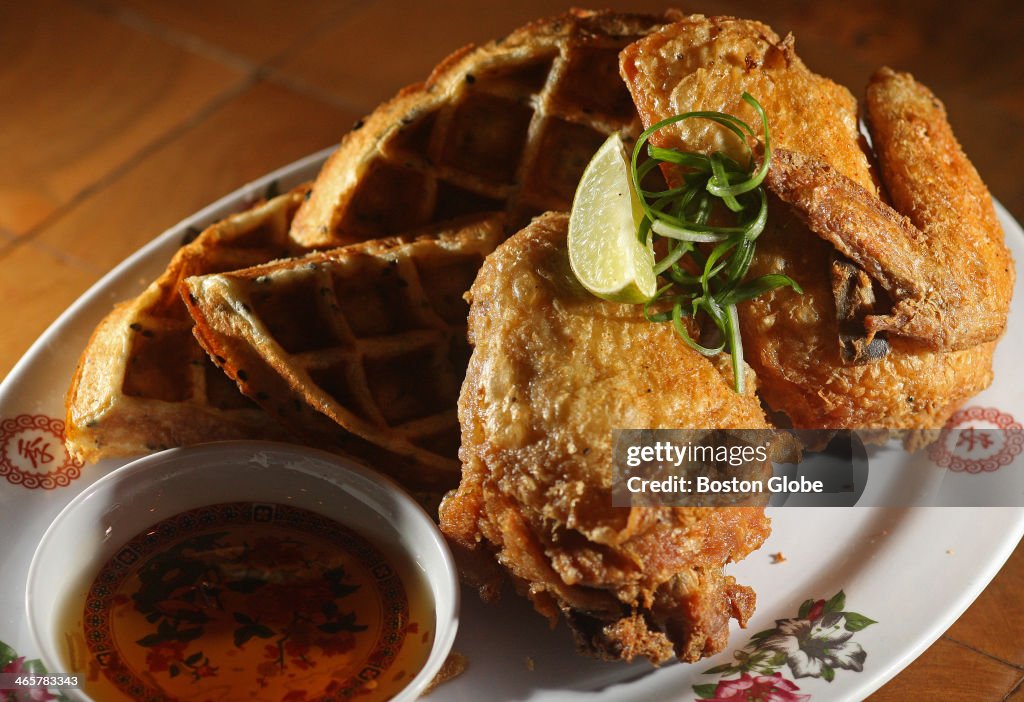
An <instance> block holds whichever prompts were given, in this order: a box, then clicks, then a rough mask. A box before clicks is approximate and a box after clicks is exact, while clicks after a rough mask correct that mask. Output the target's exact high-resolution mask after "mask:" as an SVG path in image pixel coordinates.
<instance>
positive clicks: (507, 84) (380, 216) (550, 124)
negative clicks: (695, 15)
mask: <svg viewBox="0 0 1024 702" xmlns="http://www.w3.org/2000/svg"><path fill="white" fill-rule="evenodd" d="M680 16H681V15H679V14H678V13H676V12H669V13H666V14H665V15H663V16H649V15H637V14H623V13H612V12H589V11H582V10H573V11H571V12H569V13H567V14H565V15H562V16H559V17H555V18H553V19H548V20H540V21H537V22H533V23H531V24H528V25H526V26H525V27H522V28H520V29H518V30H516V31H514V32H513V33H512V34H510V35H509V36H507V37H506V38H504V39H502V40H499V41H496V42H492V43H490V44H487V45H486V46H482V47H480V48H474V47H472V46H470V47H466V48H464V49H462V50H461V51H458V52H456V53H454V54H452V55H451V56H450V57H448V58H447V59H446V60H445V61H444V62H442V63H441V64H440V65H439V66H438V67H437V68H435V69H434V71H433V73H432V74H431V76H430V78H429V79H428V80H427V81H426V82H425V83H423V84H419V85H413V86H410V87H408V88H406V89H405V90H403V91H402V92H400V93H399V94H398V95H397V96H396V97H395V98H394V99H392V100H391V101H390V102H387V103H385V104H383V105H381V106H380V107H379V108H378V109H377V110H376V111H375V112H373V113H372V114H371V115H370V116H369V117H367V118H366V119H365V120H363V121H360V122H358V123H357V124H356V126H355V128H354V129H353V131H352V132H350V133H349V134H348V135H346V137H345V139H344V140H343V141H342V142H341V146H340V148H339V149H338V150H337V151H336V152H335V153H334V154H333V155H332V156H331V158H330V159H329V160H328V161H327V163H326V164H325V166H324V168H323V170H322V171H321V172H320V175H319V177H318V178H317V180H316V182H315V183H314V186H313V193H312V196H311V197H310V199H309V200H308V201H307V202H306V203H304V204H303V206H302V207H301V208H300V210H299V213H298V214H297V215H296V218H295V222H294V224H293V225H292V237H293V238H294V239H295V240H296V241H297V242H300V243H302V244H304V245H306V246H310V247H328V246H340V245H345V244H349V243H354V242H359V241H363V240H366V239H371V238H374V237H377V236H382V235H389V234H394V233H398V232H403V231H407V230H409V229H411V228H415V227H418V226H422V225H426V224H430V223H437V222H445V221H448V220H450V219H452V218H455V217H458V216H462V215H467V214H470V213H476V212H489V211H505V212H507V213H508V218H507V220H506V223H507V226H508V232H507V233H509V234H510V233H512V232H513V231H517V230H518V229H520V228H521V227H522V226H523V225H524V224H526V223H527V222H528V221H529V220H530V219H531V218H532V217H533V216H535V215H537V214H540V213H542V212H546V211H549V210H568V209H569V207H570V205H571V203H572V197H573V194H574V192H575V190H576V185H577V184H578V182H579V178H580V176H581V175H582V173H583V169H584V168H585V166H586V164H587V163H588V162H589V161H590V158H591V156H593V154H594V152H595V151H597V148H598V147H599V146H600V145H601V143H602V142H603V141H604V140H605V139H606V138H607V136H608V135H609V134H611V133H612V132H616V131H618V132H620V133H623V134H624V135H626V136H627V137H628V136H630V135H634V136H635V134H637V133H638V132H639V127H640V123H639V119H638V117H637V113H636V108H635V107H634V106H633V101H632V99H631V98H630V96H629V92H628V91H627V90H626V87H625V85H624V83H623V81H622V79H621V78H620V77H619V62H618V53H619V51H620V50H621V49H623V48H624V47H625V46H626V45H628V44H630V43H631V42H633V41H635V40H637V39H639V38H640V37H642V36H644V35H646V34H648V33H650V32H651V31H653V30H654V29H657V28H658V27H659V26H661V25H663V24H665V23H667V22H670V21H674V19H676V18H677V17H680Z"/></svg>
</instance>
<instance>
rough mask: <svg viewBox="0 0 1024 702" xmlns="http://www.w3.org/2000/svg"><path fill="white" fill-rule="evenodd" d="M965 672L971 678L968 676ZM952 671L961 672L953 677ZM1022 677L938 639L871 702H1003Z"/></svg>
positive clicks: (989, 660)
mask: <svg viewBox="0 0 1024 702" xmlns="http://www.w3.org/2000/svg"><path fill="white" fill-rule="evenodd" d="M965 670H970V671H971V674H970V675H965V674H964V673H963V671H965ZM950 671H959V672H958V674H956V675H953V674H950ZM1022 677H1024V671H1021V670H1018V669H1017V668H1012V667H1010V666H1008V665H1004V664H1003V663H1000V662H998V661H994V660H992V659H991V658H989V657H987V656H983V655H981V654H980V653H976V652H974V651H972V650H970V649H969V648H965V647H963V646H960V645H958V644H955V643H953V642H952V641H947V640H945V639H939V641H937V642H935V644H933V645H932V647H931V648H929V649H928V650H927V651H925V652H924V653H923V654H921V657H920V658H918V659H917V660H916V661H914V662H913V663H911V664H910V665H909V666H908V667H907V668H906V669H905V670H904V671H903V672H902V673H900V674H899V675H898V676H896V677H895V678H894V679H893V680H891V681H889V682H888V683H887V684H886V685H885V686H883V687H882V689H881V690H879V691H878V692H876V693H875V694H873V695H872V696H871V697H869V698H868V700H869V702H890V700H891V701H892V702H905V700H936V701H938V700H951V701H952V700H957V701H958V702H959V701H960V700H1001V699H1003V697H1005V696H1006V694H1007V693H1009V692H1010V691H1011V690H1013V689H1014V688H1015V687H1016V685H1017V683H1019V682H1020V679H1021V678H1022Z"/></svg>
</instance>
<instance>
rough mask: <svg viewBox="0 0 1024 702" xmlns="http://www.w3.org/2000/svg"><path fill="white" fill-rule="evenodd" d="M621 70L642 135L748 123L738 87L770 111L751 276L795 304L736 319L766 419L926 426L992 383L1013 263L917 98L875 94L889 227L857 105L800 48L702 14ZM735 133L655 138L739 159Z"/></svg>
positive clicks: (885, 85) (959, 158)
mask: <svg viewBox="0 0 1024 702" xmlns="http://www.w3.org/2000/svg"><path fill="white" fill-rule="evenodd" d="M621 70H622V74H623V77H624V78H625V80H626V82H627V85H628V86H629V88H630V91H631V92H632V94H633V97H634V101H635V102H636V104H637V106H638V108H639V110H640V114H641V118H642V119H643V121H644V123H645V124H647V125H650V124H653V123H654V122H656V121H659V120H661V119H664V118H666V117H670V116H672V115H675V114H678V113H681V112H686V111H690V110H720V111H723V112H727V113H730V114H734V115H737V116H738V117H740V118H742V119H744V120H746V121H747V122H748V123H750V124H752V125H755V126H756V125H757V124H758V123H759V120H758V119H757V117H756V114H755V113H754V111H753V109H752V108H750V107H749V106H748V105H746V104H745V103H743V102H742V101H741V99H740V96H741V93H742V92H743V91H744V90H746V91H748V92H750V93H751V94H752V95H753V96H754V97H756V98H757V99H758V100H759V101H760V102H761V104H762V105H763V106H764V108H765V110H766V112H767V114H768V121H769V124H770V126H771V131H772V139H773V143H774V145H775V146H776V147H777V148H776V150H775V154H774V157H773V160H772V168H771V169H770V171H769V177H768V179H767V181H766V182H767V183H768V185H769V188H770V189H771V191H772V196H771V197H770V202H769V221H768V226H767V227H766V229H765V231H764V233H763V234H762V235H761V237H760V238H759V240H758V250H757V255H756V256H755V258H754V262H753V264H752V266H751V268H750V272H749V276H750V277H752V278H753V277H756V276H761V275H765V274H769V273H785V274H787V275H789V276H791V277H793V278H794V279H796V280H797V281H798V282H799V283H800V284H801V286H802V287H803V290H804V293H803V294H802V295H798V294H796V293H794V292H793V291H791V290H788V289H780V290H775V291H772V292H769V293H767V294H765V295H763V296H761V297H759V298H756V299H754V300H751V301H749V302H747V303H744V304H743V305H741V308H740V321H741V329H742V332H743V342H744V351H745V357H746V359H747V360H748V361H749V362H750V364H751V366H752V367H753V368H754V370H755V371H756V373H757V375H758V378H759V382H760V386H761V389H760V392H761V397H762V398H763V399H764V400H765V401H766V403H767V404H768V405H769V406H771V407H772V408H773V409H775V410H781V411H784V412H785V413H786V414H787V415H788V416H789V417H790V419H791V420H792V422H793V424H794V425H795V426H797V427H799V428H808V429H813V428H868V427H886V428H898V429H924V428H935V427H939V426H941V425H942V424H943V423H944V422H945V421H946V419H947V418H948V417H949V416H950V414H952V412H953V411H954V410H955V409H956V407H957V406H959V405H960V404H961V403H962V402H963V401H964V400H965V399H966V398H968V397H970V396H971V395H973V394H975V393H977V392H979V391H980V390H982V389H983V388H985V387H986V386H987V385H988V384H989V383H990V382H991V380H992V370H991V367H992V352H993V350H994V346H995V342H994V340H995V339H996V338H997V337H998V336H999V334H1001V333H1002V330H1003V327H1004V325H1005V320H1006V313H1007V305H1008V301H1009V296H1010V293H1011V291H1012V283H1013V273H1012V265H1011V264H1010V259H1009V253H1008V252H1007V250H1006V248H1005V245H1004V243H1003V239H1002V232H1001V230H1000V229H999V227H998V224H997V222H996V220H995V215H994V212H993V208H992V202H991V198H990V196H989V195H988V191H987V190H986V189H985V186H984V185H983V184H982V182H981V180H980V178H978V176H977V173H976V172H975V171H974V169H973V168H972V167H971V166H970V163H969V162H968V161H967V159H966V157H965V156H964V154H963V152H962V151H961V150H960V148H959V145H958V144H957V143H956V140H955V139H954V138H953V136H952V132H951V130H950V128H949V124H948V122H947V121H946V118H945V113H944V111H943V110H942V107H941V104H940V103H938V101H937V100H935V98H934V96H931V94H930V93H929V92H928V91H927V89H925V88H923V87H922V86H919V85H918V84H916V83H915V82H914V81H913V79H912V78H910V77H909V76H906V75H900V74H896V73H894V72H892V71H882V72H880V73H879V74H878V75H877V76H876V78H875V79H874V80H873V82H872V87H871V88H870V89H869V95H868V106H869V118H870V123H871V125H872V127H873V137H874V144H875V148H876V149H877V150H878V153H879V158H880V161H881V163H882V171H881V174H882V177H883V180H884V184H885V186H886V187H887V189H888V190H889V192H890V193H891V194H892V197H893V201H894V204H895V206H896V209H897V210H899V212H897V211H895V210H893V208H892V207H890V206H889V205H888V204H887V203H886V202H885V201H883V200H882V199H881V197H882V196H884V193H880V192H879V189H878V186H877V179H876V178H875V175H874V174H873V172H872V170H871V168H870V166H869V164H870V161H869V159H868V156H867V153H868V152H867V151H866V148H867V147H866V144H865V143H864V140H863V139H862V138H861V136H860V135H859V133H858V130H857V114H856V101H855V100H854V98H853V96H852V95H850V93H849V92H848V91H847V90H846V89H844V88H842V87H840V86H837V85H835V84H834V83H832V82H831V81H828V80H827V79H824V78H821V77H819V76H816V75H814V74H813V73H812V72H810V71H809V70H808V69H807V67H806V66H804V64H803V63H802V62H801V61H800V59H799V58H798V57H797V56H796V53H795V51H794V42H793V38H792V36H789V37H786V39H784V40H783V39H780V38H779V37H778V36H777V35H776V34H775V33H774V32H772V30H771V29H770V28H768V27H766V26H765V25H763V24H760V23H758V22H750V21H745V20H737V19H732V18H724V17H712V18H707V17H702V16H699V15H698V16H693V17H689V18H686V19H685V20H683V21H682V22H678V23H676V24H673V25H669V26H668V27H665V28H663V29H662V30H660V31H659V32H656V33H655V34H652V35H651V36H649V37H647V38H645V39H643V40H641V41H639V42H636V43H635V44H632V45H631V46H629V47H627V49H626V50H625V51H623V53H622V56H621ZM727 136H729V135H728V133H725V132H724V130H721V129H719V128H716V127H713V126H712V125H711V124H710V123H709V122H706V121H701V120H688V121H686V122H682V123H680V124H677V125H675V126H674V127H672V128H670V129H665V130H662V131H661V132H659V133H658V135H656V137H655V138H654V139H652V141H654V142H655V143H657V144H658V145H660V146H674V147H679V148H681V149H683V150H687V151H700V152H704V153H710V152H712V151H714V150H718V149H724V150H726V151H727V152H728V153H730V155H733V156H734V157H738V158H745V152H744V151H743V149H742V148H741V145H740V143H739V141H738V140H737V139H734V138H732V137H731V136H729V138H726V137H727ZM901 212H902V213H903V214H900V213H901ZM904 214H905V215H908V217H909V218H908V217H905V216H903V215H904ZM851 323H852V324H855V325H859V329H858V330H857V331H858V333H857V334H853V335H851V332H850V324H851ZM852 337H858V338H852ZM851 349H852V350H851Z"/></svg>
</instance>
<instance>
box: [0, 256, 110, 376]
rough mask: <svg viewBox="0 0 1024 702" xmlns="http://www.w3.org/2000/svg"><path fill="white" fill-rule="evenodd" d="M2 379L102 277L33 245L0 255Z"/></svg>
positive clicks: (0, 369)
mask: <svg viewBox="0 0 1024 702" xmlns="http://www.w3.org/2000/svg"><path fill="white" fill-rule="evenodd" d="M0 269H2V270H3V275H2V276H0V300H3V304H2V305H0V378H3V377H5V376H6V375H7V373H8V372H9V371H10V370H11V368H12V367H13V366H14V364H15V363H16V362H17V360H18V359H19V358H21V356H22V354H24V353H25V351H26V350H28V347H29V346H31V345H32V342H33V341H35V339H36V337H38V336H39V335H40V334H42V333H43V331H45V330H46V328H47V327H48V326H50V323H51V322H52V321H53V320H55V319H56V318H57V316H58V315H59V314H60V313H61V312H63V311H64V309H65V308H66V307H67V306H68V305H70V304H71V303H72V302H74V301H75V299H77V298H78V296H79V295H81V294H82V293H83V292H85V290H86V289H87V288H88V287H89V286H90V285H92V284H93V283H94V282H95V281H96V280H97V279H98V278H99V275H96V274H92V273H89V272H86V271H84V270H82V269H81V268H78V267H76V266H72V265H69V264H68V263H66V262H63V261H61V260H60V259H58V258H56V257H54V256H51V255H50V254H48V253H45V252H42V251H40V250H39V249H37V248H35V247H33V246H32V245H31V244H21V245H19V246H17V247H15V248H13V249H8V250H6V251H5V252H4V253H2V254H0Z"/></svg>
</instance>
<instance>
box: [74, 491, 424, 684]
mask: <svg viewBox="0 0 1024 702" xmlns="http://www.w3.org/2000/svg"><path fill="white" fill-rule="evenodd" d="M63 621H65V622H67V626H66V628H65V631H66V632H67V637H66V641H67V652H66V658H67V663H68V664H69V667H68V670H85V671H86V676H85V677H86V680H85V683H84V685H83V688H84V691H85V692H86V693H87V694H89V695H90V696H91V697H92V698H93V699H95V700H99V701H104V702H105V701H106V700H147V701H148V700H153V701H154V702H155V701H157V700H189V701H190V702H204V701H206V700H209V701H210V702H232V701H236V700H273V701H275V702H277V701H280V702H308V701H311V700H345V699H352V698H354V699H359V700H363V701H366V702H371V701H376V700H387V699H390V698H391V697H393V696H394V695H395V694H396V693H398V692H399V691H400V690H401V689H402V688H403V687H405V685H406V684H407V683H408V682H409V681H410V680H411V679H412V678H413V677H414V676H415V675H416V673H417V672H419V670H420V669H421V668H422V667H423V665H424V663H425V662H426V660H427V656H428V654H429V653H430V649H431V646H432V644H433V639H434V607H433V602H432V599H431V597H430V590H429V588H428V587H427V585H426V583H425V582H423V579H422V576H421V575H420V574H419V573H418V571H416V570H415V568H414V566H413V565H412V564H411V563H407V562H405V561H404V560H400V559H389V558H387V557H386V556H385V554H384V553H382V551H381V550H380V549H378V548H377V547H375V546H374V545H373V544H370V543H369V542H368V541H366V540H365V539H363V538H362V537H361V536H359V535H358V534H356V533H355V532H353V531H352V530H350V529H348V528H347V527H345V526H343V525H341V524H339V523H337V522H335V521H333V520H331V519H328V518H326V517H323V516H321V515H319V514H315V513H313V512H310V511H307V510H304V509H298V508H296V507H291V506H287V505H280V504H263V503H259V504H257V503H251V502H238V503H230V504H219V505H212V506H209V507H202V508H200V509H195V510H191V511H189V512H184V513H182V514H178V515H176V516H174V517H171V518H169V519H165V520H164V521H162V522H160V523H159V524H155V525H153V526H152V527H151V528H149V529H146V530H145V531H144V532H143V533H141V534H139V535H138V536H136V537H135V538H133V539H132V540H131V541H129V542H128V543H127V544H125V546H123V547H122V548H121V549H120V550H119V551H118V552H117V554H116V555H115V556H114V557H113V558H111V559H110V560H109V561H108V562H107V563H105V564H104V565H103V566H102V568H101V569H100V571H99V573H98V574H97V575H96V577H95V578H94V579H93V580H92V582H91V583H89V584H87V585H86V586H85V587H83V588H82V595H81V597H80V598H78V599H76V600H75V602H73V603H72V604H71V605H70V606H69V608H68V611H67V613H66V616H65V617H64V619H63Z"/></svg>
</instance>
